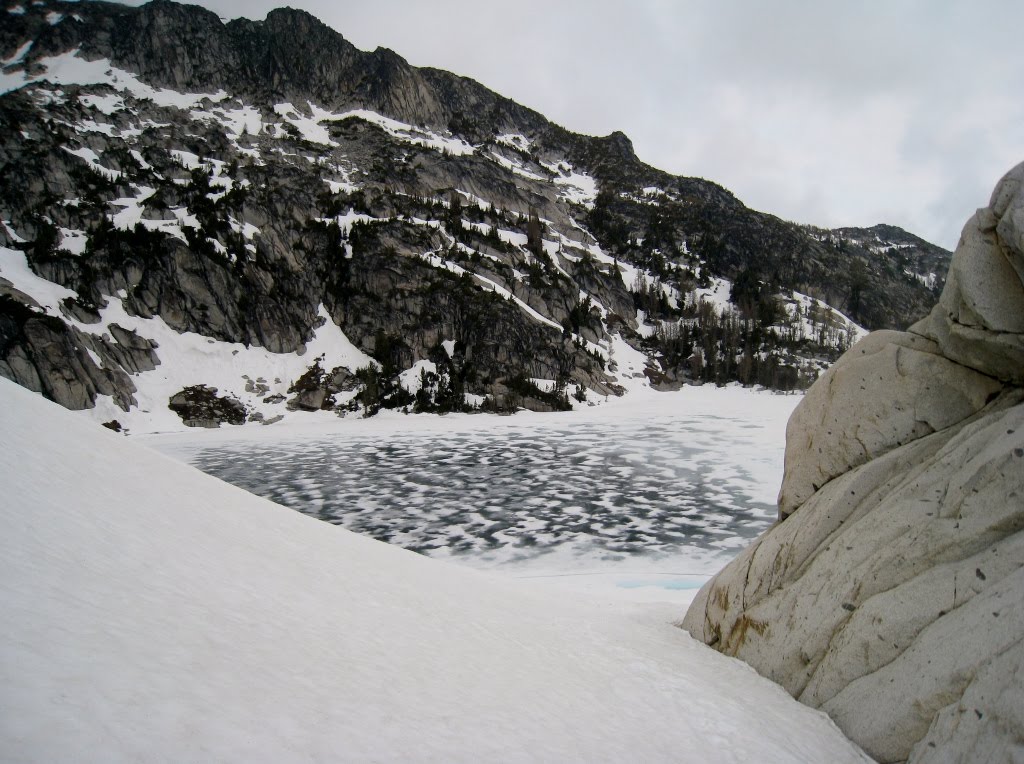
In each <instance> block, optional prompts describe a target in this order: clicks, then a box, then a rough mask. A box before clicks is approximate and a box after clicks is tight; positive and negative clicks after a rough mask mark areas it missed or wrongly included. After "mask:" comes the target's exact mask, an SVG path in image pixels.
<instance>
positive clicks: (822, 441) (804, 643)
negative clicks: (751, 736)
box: [682, 164, 1024, 762]
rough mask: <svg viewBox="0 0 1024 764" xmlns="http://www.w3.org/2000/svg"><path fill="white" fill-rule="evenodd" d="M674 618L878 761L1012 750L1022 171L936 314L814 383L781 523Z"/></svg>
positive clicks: (1020, 638) (971, 230) (1022, 666)
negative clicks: (827, 719)
mask: <svg viewBox="0 0 1024 764" xmlns="http://www.w3.org/2000/svg"><path fill="white" fill-rule="evenodd" d="M682 625H683V628H685V629H687V630H688V631H689V632H690V633H691V634H692V635H693V636H694V637H696V638H697V639H701V640H703V641H704V642H706V643H707V644H709V645H711V646H713V647H715V648H716V649H717V650H719V651H721V652H723V653H727V654H729V655H734V656H736V657H739V658H741V659H743V660H744V661H746V662H747V663H749V664H750V665H751V666H753V667H754V668H755V669H756V670H757V671H758V672H760V673H761V674H763V675H765V676H767V677H769V678H771V679H773V680H775V681H776V682H778V683H779V684H781V685H782V686H783V687H785V688H786V689H787V690H788V691H789V692H790V693H792V695H793V696H794V697H796V698H798V699H799V700H801V701H802V702H804V703H807V704H808V705H810V706H813V707H815V708H821V709H823V710H824V711H826V712H827V713H828V714H829V715H830V716H831V717H832V718H833V719H834V720H835V721H836V723H837V724H838V725H839V726H840V728H842V730H843V731H844V732H845V733H846V734H847V735H848V736H849V737H850V738H851V739H852V740H854V741H855V742H856V743H858V744H859V745H861V746H862V747H863V748H864V750H865V751H867V752H868V753H869V754H870V755H871V756H873V757H875V758H876V759H877V760H878V761H881V762H903V761H911V762H922V761H928V762H935V761H950V762H952V761H962V762H969V761H1009V760H1011V759H1014V757H1015V756H1019V755H1020V753H1021V751H1022V750H1024V696H1022V690H1021V688H1022V687H1024V164H1021V165H1018V166H1017V167H1015V168H1014V169H1013V170H1011V171H1010V172H1009V173H1008V174H1007V175H1006V176H1005V177H1004V178H1003V179H1002V180H1001V181H1000V182H999V184H998V185H997V187H996V189H995V192H994V193H993V195H992V199H991V202H990V204H989V206H988V207H987V208H984V209H981V210H979V211H978V213H977V214H976V215H975V216H974V217H973V218H972V219H971V220H970V221H968V223H967V225H966V226H965V227H964V230H963V234H962V236H961V240H960V243H959V246H958V247H957V250H956V253H955V254H954V256H953V261H952V264H951V265H950V270H949V275H948V278H947V281H946V285H945V289H944V291H943V293H942V298H941V300H940V302H939V304H938V305H937V306H936V307H935V308H934V309H933V310H932V312H931V313H930V314H929V315H928V316H927V317H926V318H925V319H923V320H922V321H920V322H918V323H917V324H915V325H913V326H912V327H911V328H910V329H909V330H908V331H906V332H892V331H886V332H876V333H874V334H871V335H869V336H868V337H867V338H865V339H864V340H862V341H861V342H859V343H858V344H857V345H855V346H854V347H852V348H851V349H850V350H849V351H848V352H847V353H846V354H845V355H844V356H843V357H842V358H841V359H840V360H839V362H838V363H837V364H836V365H835V366H834V367H833V368H832V369H830V370H829V372H828V373H826V374H825V375H824V376H823V377H822V378H821V379H819V380H818V382H816V383H815V384H814V386H813V387H812V388H811V389H810V391H809V392H808V394H807V396H806V398H805V399H804V400H803V401H802V402H801V404H800V405H799V406H798V407H797V409H796V411H795V412H794V414H793V416H792V418H791V419H790V422H789V426H788V429H787V434H786V468H785V476H784V479H783V485H782V490H781V492H780V494H779V522H778V523H777V524H776V525H775V526H773V527H772V528H771V529H770V530H769V531H768V532H766V533H765V534H764V535H763V536H761V537H760V538H759V539H758V540H757V541H756V542H755V543H754V544H753V545H751V546H750V547H749V548H748V549H746V550H745V551H744V552H743V553H742V554H741V555H740V556H739V557H737V558H736V559H735V560H734V561H733V562H732V563H731V564H730V565H729V566H727V567H726V568H725V569H724V570H722V571H721V572H720V573H719V574H718V575H717V576H716V577H715V578H714V579H712V580H711V581H710V582H709V583H708V584H707V585H706V586H705V587H704V588H703V589H702V590H701V592H700V594H699V595H698V596H697V598H696V600H695V601H694V603H693V605H692V606H691V607H690V609H689V611H688V612H687V614H686V617H685V619H684V620H683V624H682Z"/></svg>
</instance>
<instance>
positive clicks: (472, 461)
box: [153, 388, 799, 590]
mask: <svg viewBox="0 0 1024 764" xmlns="http://www.w3.org/2000/svg"><path fill="white" fill-rule="evenodd" d="M798 400H799V399H798V398H797V397H795V396H778V395H771V394H767V393H754V392H752V391H748V390H742V389H735V388H731V389H727V390H716V389H713V388H708V389H695V388H689V389H684V390H683V391H680V392H678V393H648V394H647V395H646V396H643V397H641V399H640V400H633V401H630V402H629V403H628V404H625V405H619V406H607V407H601V408H595V409H593V410H583V411H578V412H571V413H569V414H564V415H553V414H548V415H538V414H528V413H524V414H519V415H516V416H514V417H494V416H462V417H434V416H404V415H401V414H391V415H390V416H388V417H385V418H383V419H371V420H358V421H355V420H346V421H340V422H337V423H336V424H335V426H334V427H332V428H330V429H325V428H318V429H310V430H309V431H307V432H302V431H297V430H289V429H281V430H279V431H277V432H275V431H274V429H273V427H268V428H260V429H259V430H256V431H255V432H253V431H252V430H247V431H245V432H242V431H235V432H231V431H224V432H217V433H195V434H191V433H190V434H188V435H185V436H170V437H166V436H165V437H163V438H156V439H154V440H153V443H154V445H156V446H157V447H158V448H160V449H161V450H165V451H169V452H170V453H172V454H174V455H176V456H178V457H179V458H184V459H186V460H187V461H189V462H190V463H192V464H194V465H195V466H197V467H199V468H200V469H202V470H203V471H204V472H207V473H209V474H212V475H215V476H216V477H219V478H221V479H223V480H225V481H227V482H230V483H233V484H235V485H238V486H240V487H242V488H245V489H246V490H248V491H251V492H252V493H255V494H258V495H261V496H265V497H267V498H269V499H271V500H273V501H275V502H278V503H280V504H283V505H286V506H288V507H291V508H293V509H296V510H299V511H301V512H304V513H306V514H309V515H312V516H314V517H317V518H319V519H322V520H325V521H327V522H331V523H335V524H338V525H341V526H343V527H345V528H348V529H349V530H352V531H355V532H357V533H361V534H364V535H367V536H370V537H373V538H376V539H379V540H382V541H387V542H388V543H391V544H395V545H398V546H402V547H405V548H408V549H412V550H414V551H417V552H420V553H423V554H425V555H428V556H431V557H442V558H447V559H450V560H452V561H454V562H458V563H464V564H468V565H471V566H474V567H488V568H497V569H499V570H503V571H505V572H509V573H511V574H512V575H520V576H538V577H541V576H553V577H554V576H568V575H572V576H578V577H581V578H583V577H590V578H595V577H601V576H610V577H611V578H610V579H609V580H608V581H606V582H605V583H612V584H614V585H615V586H618V587H623V588H628V589H638V588H641V587H645V586H652V587H658V588H662V589H670V590H679V589H688V588H693V587H695V586H699V585H700V583H702V582H703V581H704V580H706V578H707V577H708V575H710V574H711V573H712V572H714V571H715V570H717V569H718V568H720V567H721V566H722V565H724V563H725V562H726V561H727V560H728V559H729V558H730V557H732V556H733V555H735V554H736V553H737V552H738V551H739V549H741V548H742V547H743V546H744V545H746V543H748V542H749V541H750V540H751V539H752V538H754V537H755V536H756V535H758V534H759V533H761V532H762V531H763V530H764V529H765V528H766V527H768V525H769V524H770V523H771V522H772V521H773V520H774V518H775V504H774V499H775V494H776V492H777V490H778V485H779V481H780V479H781V474H782V452H783V445H784V436H783V432H784V427H785V421H786V419H787V418H788V416H789V413H790V412H791V410H792V408H793V406H794V405H795V404H796V403H797V402H798Z"/></svg>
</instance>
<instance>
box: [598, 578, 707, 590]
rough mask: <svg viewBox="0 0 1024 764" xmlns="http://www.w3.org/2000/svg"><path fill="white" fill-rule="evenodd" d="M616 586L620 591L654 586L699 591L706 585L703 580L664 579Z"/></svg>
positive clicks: (624, 583) (629, 582)
mask: <svg viewBox="0 0 1024 764" xmlns="http://www.w3.org/2000/svg"><path fill="white" fill-rule="evenodd" d="M615 585H616V586H617V587H619V588H620V589H639V588H641V587H643V586H654V587H657V588H658V589H673V590H677V589H699V588H700V587H702V586H703V585H704V580H703V579H695V578H663V579H650V578H645V579H642V580H641V579H634V580H631V581H616V582H615Z"/></svg>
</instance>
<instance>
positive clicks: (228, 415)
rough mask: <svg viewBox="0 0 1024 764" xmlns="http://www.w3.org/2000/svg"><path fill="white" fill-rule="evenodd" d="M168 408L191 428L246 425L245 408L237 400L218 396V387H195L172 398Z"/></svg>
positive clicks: (186, 389) (187, 388)
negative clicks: (224, 423) (223, 424)
mask: <svg viewBox="0 0 1024 764" xmlns="http://www.w3.org/2000/svg"><path fill="white" fill-rule="evenodd" d="M167 407H168V408H169V409H171V411H173V412H174V413H175V414H177V415H178V416H180V417H181V421H182V422H184V423H185V424H186V425H187V426H189V427H220V425H221V423H222V422H226V423H227V424H244V423H245V406H243V405H242V403H241V402H239V401H238V400H236V399H235V398H231V397H229V396H219V395H217V388H216V387H207V386H206V385H193V386H192V387H186V388H185V389H184V390H181V391H180V392H177V393H175V394H174V395H172V396H171V398H170V401H169V402H168V404H167Z"/></svg>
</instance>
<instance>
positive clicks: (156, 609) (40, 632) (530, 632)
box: [0, 380, 867, 762]
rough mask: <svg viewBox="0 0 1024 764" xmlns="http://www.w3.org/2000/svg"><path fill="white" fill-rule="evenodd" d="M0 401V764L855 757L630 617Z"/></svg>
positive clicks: (816, 723)
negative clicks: (378, 535)
mask: <svg viewBox="0 0 1024 764" xmlns="http://www.w3.org/2000/svg"><path fill="white" fill-rule="evenodd" d="M0 397H2V399H3V405H2V406H0V427H2V429H3V431H4V432H5V433H7V434H8V438H9V442H11V443H17V444H18V445H17V448H6V449H3V450H2V451H0V479H2V481H3V484H4V486H5V497H4V498H5V501H4V502H3V504H2V506H0V518H2V521H3V523H4V533H3V534H2V536H0V545H2V546H3V554H2V555H0V606H2V608H3V612H4V613H5V614H6V616H7V617H6V618H5V620H4V627H3V628H4V639H3V640H2V642H0V645H2V646H0V687H2V689H0V758H3V759H5V760H11V761H20V762H51V761H71V760H76V761H83V760H84V761H99V760H102V761H122V760H146V761H175V762H177V761H185V760H189V761H198V760H206V761H210V760H218V761H257V762H262V761H266V762H280V761H315V760H320V761H323V760H330V761H339V760H343V761H371V760H372V761H396V760H408V761H438V762H440V761H454V762H458V761H467V762H468V761H480V760H482V759H496V760H500V761H510V762H517V761H524V762H525V761H537V760H547V761H567V762H568V761H588V762H600V761H625V760H628V761H648V762H658V761H694V762H697V761H699V762H724V761H737V762H741V761H755V760H756V761H773V762H786V761H794V762H797V761H829V762H848V761H849V762H853V761H866V760H867V759H865V758H864V757H863V755H862V754H860V753H859V752H858V751H857V750H856V749H855V748H854V747H853V746H852V745H851V744H850V743H849V742H847V741H846V740H845V739H844V738H843V737H842V735H841V734H840V733H839V732H838V731H837V730H836V728H835V727H834V726H833V725H832V724H831V722H829V720H828V719H827V718H826V717H825V716H824V715H822V714H820V713H818V712H815V711H812V710H810V709H808V708H806V707H804V706H801V705H800V704H798V703H796V702H795V701H793V700H792V699H791V698H789V696H787V695H786V694H785V693H784V692H783V691H782V690H781V689H780V688H778V687H777V686H775V685H773V684H772V683H770V682H768V681H767V680H764V679H762V678H760V677H758V676H757V675H756V674H754V672H752V671H751V670H750V669H749V668H747V667H746V666H744V665H742V664H739V663H737V662H735V661H732V660H730V659H727V658H724V657H723V656H721V655H718V654H717V653H714V652H713V651H711V650H709V649H707V648H705V647H704V646H703V645H699V644H697V643H696V642H695V641H693V640H691V639H690V638H689V637H688V636H687V635H686V634H685V633H684V632H682V631H680V630H678V629H675V628H673V627H672V626H671V625H670V624H669V623H666V622H665V621H664V620H663V618H662V616H660V615H654V614H653V613H652V611H651V610H649V609H646V608H640V607H639V606H637V607H635V608H630V609H621V608H620V609H614V608H609V607H607V606H606V605H605V604H603V603H600V602H597V603H595V602H592V601H587V600H586V598H583V597H580V596H578V595H574V596H566V595H562V594H560V593H558V592H556V591H554V590H548V589H540V588H537V587H535V586H531V585H529V583H526V582H511V581H507V580H502V579H500V578H496V577H494V576H490V575H486V574H483V573H479V572H474V571H470V570H465V569H461V568H456V567H452V566H448V565H445V564H441V563H438V562H436V561H431V560H427V559H425V558H423V557H420V556H418V555H415V554H411V553H408V552H405V551H403V550H399V549H395V548H393V547H389V546H386V545H384V544H380V543H377V542H374V541H371V540H368V539H363V538H360V537H358V536H355V535H353V534H350V533H347V532H345V531H343V530H341V529H339V528H335V527H332V526H330V525H327V524H325V523H321V522H318V521H315V520H313V519H310V518H307V517H304V516H302V515H300V514H298V513H295V512H291V511H288V510H285V509H283V508H281V507H279V506H277V505H274V504H272V503H270V502H267V501H265V500H262V499H259V498H256V497H254V496H252V495H250V494H247V493H245V492H244V491H241V490H239V489H236V488H233V487H231V486H228V485H226V484H224V483H221V482H219V481H217V480H214V479H212V478H209V477H207V476H204V475H202V474H201V473H198V472H196V471H195V470H192V469H191V468H188V467H186V466H184V465H180V464H178V463H175V462H174V461H172V460H170V459H168V458H166V457H162V456H160V455H158V454H155V453H153V452H151V451H148V450H147V449H145V448H142V447H140V446H139V445H138V444H137V443H133V442H127V441H125V440H124V439H123V438H121V437H119V436H117V435H115V434H113V433H108V432H106V431H104V430H101V429H100V428H97V427H96V426H95V425H94V424H91V423H88V422H86V421H83V420H81V419H79V418H76V417H74V416H71V415H69V414H68V412H66V411H64V410H62V409H60V408H59V407H57V406H55V405H53V404H51V403H48V402H46V401H44V400H43V399H41V398H40V397H39V396H37V395H35V394H32V393H30V392H28V391H26V390H23V389H21V388H19V387H17V386H16V385H14V384H12V383H10V382H8V381H6V380H0ZM58 434H59V437H57V435H58ZM128 465H130V468H128Z"/></svg>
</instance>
